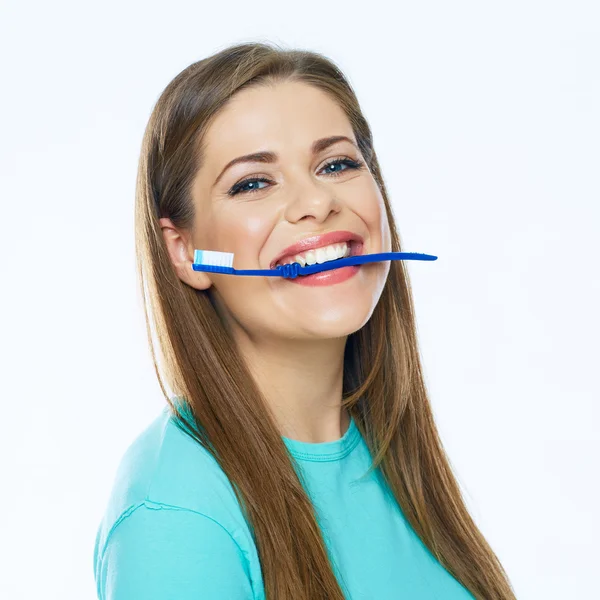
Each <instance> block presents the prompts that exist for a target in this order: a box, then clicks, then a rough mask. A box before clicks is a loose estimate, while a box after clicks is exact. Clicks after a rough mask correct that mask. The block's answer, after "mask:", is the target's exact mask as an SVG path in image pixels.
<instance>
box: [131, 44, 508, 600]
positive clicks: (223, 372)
mask: <svg viewBox="0 0 600 600" xmlns="http://www.w3.org/2000/svg"><path fill="white" fill-rule="evenodd" d="M290 80H291V81H301V82H304V83H307V84H309V85H312V86H315V87H316V88H318V89H320V90H322V91H324V92H326V93H327V94H329V95H330V97H332V98H333V99H335V100H336V101H337V102H338V103H339V105H340V107H341V108H342V109H343V110H344V112H345V114H346V115H347V117H348V119H349V121H350V123H351V125H352V128H353V131H354V134H355V136H356V140H357V142H358V146H359V149H360V151H361V153H362V156H363V157H364V158H365V160H366V162H367V164H368V167H369V169H370V171H371V173H372V175H373V177H374V178H375V180H376V182H377V184H378V186H379V188H380V190H381V194H382V196H383V199H384V201H385V208H386V211H387V217H388V221H389V224H390V230H391V239H392V251H393V252H400V251H402V249H401V247H400V240H399V235H398V232H397V229H396V225H395V223H394V218H393V214H392V210H391V208H390V204H389V201H388V197H387V193H386V189H385V184H384V181H383V177H382V175H381V172H380V169H379V163H378V160H377V156H376V154H375V150H374V148H373V142H372V135H371V131H370V128H369V125H368V124H367V121H366V119H365V117H364V116H363V115H362V113H361V110H360V107H359V103H358V100H357V98H356V96H355V94H354V91H353V89H352V87H351V86H350V84H349V83H348V81H347V80H346V79H345V78H344V76H343V74H342V73H341V72H340V70H339V68H338V67H337V66H336V65H335V64H334V63H333V62H332V61H330V60H329V59H327V58H325V57H324V56H322V55H320V54H318V53H315V52H309V51H303V50H288V49H283V48H281V47H279V46H277V45H276V44H266V43H243V44H237V45H234V46H230V47H228V48H225V49H223V50H221V51H219V52H218V53H216V54H214V55H213V56H210V57H208V58H205V59H203V60H200V61H198V62H195V63H194V64H192V65H190V66H189V67H187V68H185V69H184V70H183V71H182V72H181V73H179V74H178V75H177V76H176V77H175V78H174V79H173V80H172V81H171V82H170V83H169V84H168V86H167V87H166V88H165V90H164V91H163V93H162V94H161V95H160V97H159V99H158V101H157V102H156V105H155V107H154V109H153V112H152V114H151V116H150V119H149V122H148V125H147V128H146V131H145V134H144V138H143V144H142V148H141V155H140V161H139V170H138V175H137V186H136V206H135V235H136V240H135V241H136V258H137V267H138V275H139V284H140V287H141V290H142V299H143V304H144V311H145V319H146V327H147V333H148V341H149V344H150V350H151V353H152V359H153V362H154V367H155V370H156V374H157V377H158V380H159V383H160V386H161V389H162V391H163V394H164V396H165V399H166V401H167V402H168V404H169V405H170V407H171V409H172V411H173V413H174V414H175V415H176V416H177V418H178V422H179V423H181V426H182V429H183V430H184V431H186V433H188V434H189V435H191V436H192V437H193V438H194V439H195V440H196V441H197V442H198V443H199V444H201V445H202V446H203V447H204V448H206V449H207V450H208V451H209V452H210V453H211V454H212V456H213V457H214V458H215V459H216V460H217V461H218V463H219V464H220V466H221V468H222V469H223V471H224V472H225V474H226V475H227V476H228V478H229V480H230V482H231V483H232V487H233V489H234V490H235V493H236V496H237V498H238V501H239V503H240V506H241V508H242V510H243V512H244V516H245V517H246V519H247V521H248V524H249V526H250V528H251V530H252V532H253V536H254V541H255V543H256V547H257V551H258V554H259V557H260V563H261V568H262V574H263V582H264V586H265V593H266V597H267V598H269V599H271V600H343V599H344V595H343V592H342V590H341V588H340V586H339V583H338V581H337V579H336V577H335V574H334V572H333V570H332V566H331V564H330V561H329V559H328V554H327V549H326V545H325V543H324V540H323V537H322V534H321V530H320V528H319V526H318V524H317V520H316V518H315V512H314V509H313V505H312V503H311V500H310V498H309V497H308V495H307V493H306V491H305V489H304V487H303V485H302V483H301V481H300V479H299V476H298V473H297V471H296V469H295V468H294V465H293V462H292V459H291V456H290V454H289V453H288V450H287V448H286V446H285V444H284V441H283V440H282V437H281V433H280V431H279V430H278V428H277V426H276V422H275V420H274V418H273V415H272V414H271V412H270V411H269V408H268V406H267V403H266V402H265V400H264V398H263V396H262V394H261V392H260V391H259V389H258V387H257V384H256V383H255V381H254V379H253V377H252V375H251V372H250V371H249V369H248V368H247V366H246V363H245V362H244V360H243V359H242V356H241V354H240V353H239V352H238V349H237V347H236V344H235V343H234V340H233V337H232V336H231V334H230V332H229V331H228V329H227V328H226V326H225V325H224V323H223V321H222V320H221V318H220V316H219V314H218V312H217V309H216V305H215V303H214V301H213V297H212V289H211V288H209V289H207V290H201V291H200V290H197V289H194V288H192V287H191V286H189V285H187V284H185V283H184V282H182V281H181V280H180V279H179V278H178V276H177V275H176V272H175V269H174V268H173V266H172V263H171V260H170V258H169V254H168V251H167V247H166V244H165V241H164V238H163V235H162V231H161V227H160V225H159V219H160V218H162V217H168V218H170V219H171V221H172V222H173V224H174V225H175V226H176V227H178V228H181V229H191V228H192V223H193V219H194V205H193V202H192V197H191V191H190V188H191V183H192V180H193V178H194V176H195V174H196V172H197V170H198V169H199V168H200V166H201V165H202V164H203V153H204V150H205V148H204V147H203V146H202V140H203V135H204V133H205V132H206V131H207V128H208V126H209V125H210V123H211V119H212V117H214V116H215V115H216V114H217V112H218V111H219V109H221V108H222V107H224V105H225V104H226V103H227V101H228V100H229V99H230V98H231V97H232V96H234V95H235V94H236V92H238V91H240V90H242V89H244V88H248V87H250V86H256V85H269V84H271V83H276V82H279V81H290ZM149 313H150V314H151V316H152V324H153V325H154V332H155V336H156V344H157V346H158V349H159V352H160V354H161V361H160V362H161V366H162V375H163V376H164V378H165V380H166V381H167V382H168V384H169V386H170V387H171V390H172V393H173V394H175V395H176V396H177V397H180V398H183V399H185V402H186V403H187V407H188V409H189V412H186V411H184V410H182V409H181V407H180V406H179V405H178V403H177V402H173V401H172V400H171V398H170V393H169V392H167V391H166V389H165V385H164V383H163V380H162V378H161V370H160V368H159V366H158V363H157V358H156V353H155V349H154V343H153V335H152V333H153V331H152V325H151V323H150V322H149V316H148V315H149ZM342 395H343V399H342V400H343V406H345V407H347V409H348V411H349V412H350V414H351V415H352V416H353V418H354V420H355V422H356V425H357V427H358V428H359V430H360V432H361V434H362V435H363V438H364V439H365V442H366V444H367V445H368V447H369V449H370V451H371V455H372V456H373V457H374V458H373V463H372V467H371V470H370V471H369V473H371V472H372V471H373V470H375V469H377V468H380V470H381V471H380V472H381V474H382V475H383V477H384V480H385V483H386V484H387V485H388V486H389V488H390V490H391V491H392V493H393V495H394V496H395V498H396V500H397V502H398V505H399V506H400V508H401V510H402V512H403V513H404V515H405V517H406V518H407V519H408V521H409V522H410V524H411V526H412V527H413V529H414V530H415V532H416V533H417V535H418V536H419V537H420V539H421V540H422V541H423V543H424V544H425V545H426V546H427V548H429V550H430V551H431V553H432V554H433V555H434V556H435V557H436V558H437V560H438V561H439V562H440V563H441V564H442V565H443V566H444V567H445V568H446V569H447V570H448V571H449V572H450V573H451V574H452V575H453V576H454V577H455V578H456V579H457V580H458V581H459V582H461V583H462V584H463V585H464V586H465V587H466V588H467V589H468V590H469V591H470V592H471V593H472V594H473V596H474V597H475V598H477V599H480V600H509V599H514V598H515V596H514V593H513V591H512V589H511V586H510V583H509V581H508V578H507V575H506V573H505V571H504V570H503V568H502V565H501V564H500V562H499V560H498V558H497V557H496V555H495V554H494V552H493V551H492V549H491V548H490V546H489V545H488V543H487V542H486V540H485V539H484V537H483V535H482V534H481V532H480V531H479V529H478V528H477V526H476V525H475V523H474V521H473V519H472V518H471V516H470V515H469V513H468V511H467V508H466V506H465V503H464V501H463V498H462V496H461V492H460V489H459V486H458V485H457V482H456V480H455V478H454V475H453V473H452V470H451V467H450V464H449V460H448V458H447V456H446V453H445V450H444V448H443V446H442V443H441V441H440V438H439V435H438V431H437V428H436V425H435V423H434V419H433V415H432V410H431V406H430V403H429V400H428V393H427V390H426V388H425V384H424V378H423V373H422V368H421V363H420V358H419V350H418V346H417V335H416V327H415V316H414V309H413V300H412V292H411V288H410V283H409V277H408V273H407V272H406V269H405V266H404V262H403V261H391V262H390V270H389V275H388V279H387V282H386V284H385V287H384V289H383V291H382V295H381V297H380V300H379V302H378V304H377V306H376V307H375V309H374V311H373V314H372V316H371V318H370V319H369V321H368V322H367V323H366V324H365V325H364V326H363V327H361V329H359V330H358V331H356V332H354V333H352V334H351V335H349V336H348V339H347V343H346V347H345V352H344V376H343V394H342ZM190 415H191V418H190Z"/></svg>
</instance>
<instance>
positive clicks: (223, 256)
mask: <svg viewBox="0 0 600 600" xmlns="http://www.w3.org/2000/svg"><path fill="white" fill-rule="evenodd" d="M194 262H195V263H196V264H199V265H211V266H213V267H230V268H231V267H233V252H217V251H216V250H194Z"/></svg>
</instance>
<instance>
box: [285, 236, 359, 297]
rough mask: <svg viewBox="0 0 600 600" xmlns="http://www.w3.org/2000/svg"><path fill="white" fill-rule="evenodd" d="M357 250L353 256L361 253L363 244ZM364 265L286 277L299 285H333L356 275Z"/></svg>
mask: <svg viewBox="0 0 600 600" xmlns="http://www.w3.org/2000/svg"><path fill="white" fill-rule="evenodd" d="M356 250H357V251H356V252H354V253H353V254H352V256H357V255H358V254H361V250H362V244H360V245H359V246H358V247H357V249H356ZM361 266H362V265H351V266H349V267H340V268H338V269H330V270H329V271H322V272H321V273H313V274H312V275H298V276H297V277H295V278H289V277H286V278H285V279H287V280H288V281H291V282H292V283H297V284H299V285H308V286H312V287H314V286H324V285H333V284H334V283H342V282H343V281H346V280H347V279H350V278H351V277H354V276H355V275H356V274H357V273H358V271H359V269H360V267H361Z"/></svg>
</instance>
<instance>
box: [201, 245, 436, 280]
mask: <svg viewBox="0 0 600 600" xmlns="http://www.w3.org/2000/svg"><path fill="white" fill-rule="evenodd" d="M381 260H437V256H433V255H432V254H420V253H418V252H379V253H376V254H358V255H355V256H347V257H346V258H339V259H336V260H332V261H327V262H324V263H315V264H314V265H308V266H305V267H302V266H301V265H300V263H297V262H295V263H290V264H287V265H278V266H277V267H276V268H275V269H234V268H233V252H217V251H214V250H194V262H193V263H192V269H193V270H194V271H205V272H208V273H224V274H225V275H263V276H265V277H286V278H290V279H295V278H296V277H297V276H298V275H312V274H313V273H319V272H321V271H330V270H331V269H339V268H340V267H347V266H349V265H362V264H364V263H370V262H377V261H381Z"/></svg>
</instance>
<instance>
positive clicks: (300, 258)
mask: <svg viewBox="0 0 600 600" xmlns="http://www.w3.org/2000/svg"><path fill="white" fill-rule="evenodd" d="M349 252H350V246H349V245H348V244H347V243H346V242H342V243H340V244H330V245H329V246H323V247H322V248H316V249H314V250H308V252H302V253H301V254H296V256H288V257H287V258H284V259H283V260H284V261H285V262H283V261H281V262H278V263H277V264H276V265H275V266H278V265H288V264H291V263H294V262H297V263H300V266H301V267H305V266H306V265H314V264H315V263H319V264H321V263H324V262H327V261H330V260H336V259H338V258H344V257H345V256H347V255H348V254H349Z"/></svg>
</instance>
